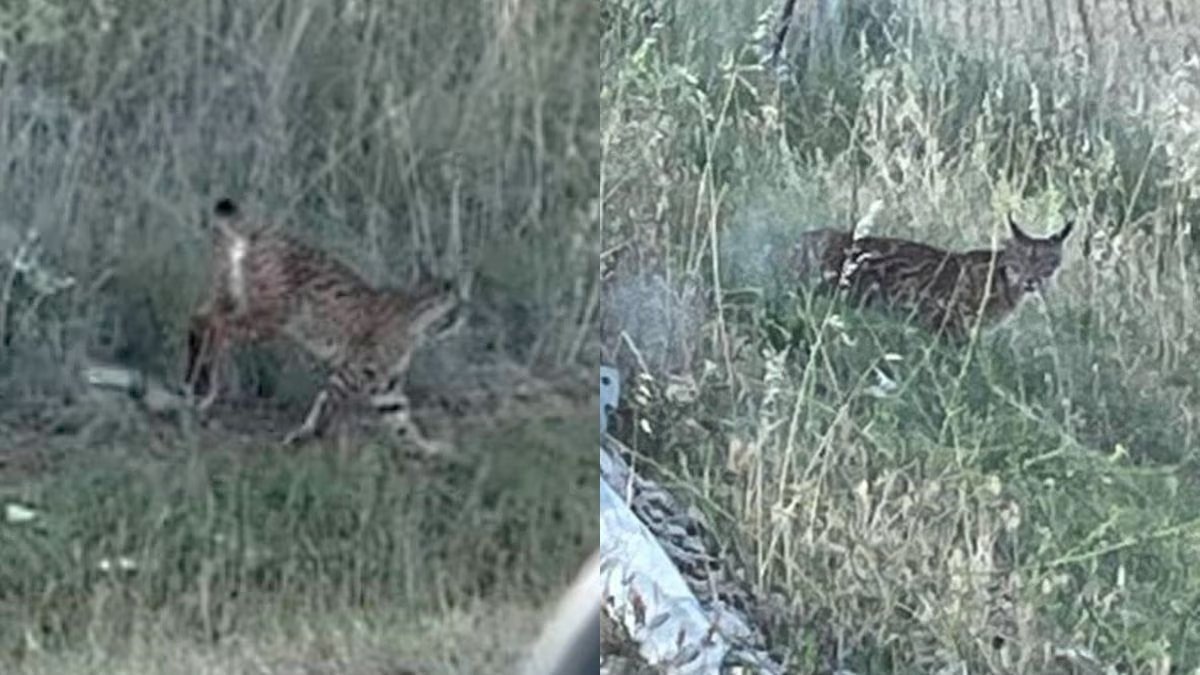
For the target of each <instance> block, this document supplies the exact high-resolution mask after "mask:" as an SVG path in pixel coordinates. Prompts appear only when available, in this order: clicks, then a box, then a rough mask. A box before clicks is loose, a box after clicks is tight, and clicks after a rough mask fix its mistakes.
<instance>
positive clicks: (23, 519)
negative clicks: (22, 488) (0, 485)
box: [4, 502, 37, 525]
mask: <svg viewBox="0 0 1200 675" xmlns="http://www.w3.org/2000/svg"><path fill="white" fill-rule="evenodd" d="M34 518H37V511H34V510H33V509H31V508H28V507H26V506H22V505H20V504H17V503H15V502H10V503H8V504H5V505H4V522H6V523H11V524H13V525H19V524H21V523H28V522H30V521H32V520H33V519H34Z"/></svg>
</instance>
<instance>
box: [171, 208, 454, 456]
mask: <svg viewBox="0 0 1200 675" xmlns="http://www.w3.org/2000/svg"><path fill="white" fill-rule="evenodd" d="M213 215H214V222H213V227H212V233H211V234H212V242H213V248H214V257H213V260H214V270H213V275H212V282H211V284H212V285H211V288H210V293H209V298H208V300H207V302H205V304H204V305H203V306H202V307H200V308H199V309H198V310H197V311H196V312H195V313H194V314H193V316H192V321H191V327H190V331H189V335H188V363H187V373H186V375H185V380H186V382H187V384H188V386H189V388H190V390H191V392H192V393H193V394H198V393H200V390H207V391H206V392H205V393H204V396H203V398H202V399H201V401H200V403H199V407H200V408H201V410H205V409H207V408H208V407H209V406H211V405H212V403H213V402H214V401H215V400H216V397H217V394H218V389H219V382H218V378H217V368H216V365H217V363H218V360H219V359H220V358H221V357H222V355H223V354H224V353H225V352H226V351H227V349H228V348H229V347H230V346H232V345H234V344H237V343H248V342H256V341H260V340H266V339H271V338H275V337H284V338H287V339H288V340H289V341H291V342H292V343H294V344H295V345H297V346H299V347H300V348H301V349H303V350H304V351H306V352H308V353H309V354H310V355H312V356H313V357H315V358H316V359H317V360H318V361H320V362H321V363H323V364H324V365H325V366H326V367H328V368H329V370H330V371H331V374H330V376H329V379H328V382H327V384H326V386H325V388H324V389H322V390H321V392H320V393H319V394H318V395H317V397H316V399H315V400H314V401H313V403H312V406H311V407H310V409H309V412H308V415H307V416H306V417H305V420H304V422H303V423H302V424H301V425H299V426H298V427H297V428H296V429H295V430H294V431H292V432H291V433H290V434H288V436H287V438H286V439H285V442H289V443H290V442H296V441H299V440H302V439H305V438H307V437H310V436H313V435H315V434H317V433H319V432H320V431H321V430H322V429H323V428H324V426H325V424H326V422H327V421H328V418H329V410H328V409H329V406H330V405H331V404H335V403H340V402H343V401H344V400H346V399H348V398H351V397H354V398H360V399H365V400H367V401H368V402H370V404H371V405H372V406H373V407H374V409H375V411H376V413H377V414H378V415H379V417H380V419H381V420H382V421H383V422H384V424H385V425H386V427H387V428H388V430H389V431H390V432H392V434H394V435H395V436H397V437H403V438H405V439H407V440H408V441H409V442H411V443H413V444H414V445H416V446H417V447H418V448H420V449H421V450H423V451H425V452H427V453H433V452H438V451H441V450H442V449H444V447H445V446H444V445H443V444H441V443H439V442H435V441H432V440H429V439H427V438H426V437H425V435H424V434H423V433H421V431H420V429H419V428H418V427H417V425H416V423H415V422H414V421H413V419H412V417H411V415H410V410H409V407H410V406H409V400H408V396H407V395H406V394H405V392H404V379H405V376H406V374H407V372H408V366H409V362H410V361H411V359H412V355H413V352H414V351H415V350H416V349H417V348H418V347H419V346H420V345H421V344H422V343H424V342H425V341H426V340H428V339H430V338H432V337H434V336H438V335H443V334H446V333H449V332H451V331H453V330H455V329H457V328H458V327H459V326H460V325H461V319H462V317H461V313H460V311H459V309H460V304H461V302H460V299H459V296H458V293H457V292H456V291H455V289H454V288H453V287H452V286H451V285H450V284H447V283H429V284H426V285H423V286H420V287H418V288H414V289H409V290H390V289H376V288H372V287H371V286H369V285H368V284H367V283H366V282H365V281H363V280H362V278H361V277H359V276H358V275H357V274H355V273H354V272H353V271H352V270H351V269H350V268H349V267H347V266H345V265H343V264H342V263H340V262H338V261H337V260H335V259H333V258H332V257H330V256H328V255H326V254H325V253H323V252H322V251H319V250H317V249H314V248H312V247H310V246H307V245H305V244H303V243H301V242H299V241H296V240H294V239H291V238H290V237H287V236H285V235H283V234H281V233H280V232H278V230H277V229H276V228H274V227H269V226H260V225H248V224H246V223H244V222H242V218H241V216H240V214H239V212H238V208H237V205H236V204H234V203H233V202H232V201H230V200H228V199H222V200H220V201H219V202H217V204H216V207H215V208H214V209H213Z"/></svg>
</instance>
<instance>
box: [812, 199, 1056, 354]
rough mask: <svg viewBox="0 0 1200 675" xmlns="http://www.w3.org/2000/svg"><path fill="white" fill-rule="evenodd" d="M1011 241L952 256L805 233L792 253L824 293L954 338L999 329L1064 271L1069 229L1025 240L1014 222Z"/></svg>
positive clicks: (881, 240) (903, 244)
mask: <svg viewBox="0 0 1200 675" xmlns="http://www.w3.org/2000/svg"><path fill="white" fill-rule="evenodd" d="M1008 226H1009V230H1010V232H1011V234H1012V236H1011V238H1010V239H1009V240H1008V241H1007V242H1005V244H1004V246H1003V248H1001V249H999V250H990V249H983V250H973V251H965V252H951V251H946V250H944V249H940V248H936V247H933V246H929V245H926V244H921V243H918V242H915V241H908V240H905V239H893V238H887V237H860V238H857V239H856V238H855V237H854V236H853V235H852V234H851V233H850V232H845V231H840V230H832V229H820V230H813V231H811V232H806V233H804V235H802V237H801V240H800V242H799V243H797V244H796V245H795V247H794V248H793V249H792V251H791V260H790V266H791V269H792V271H793V272H794V273H795V274H796V275H797V276H798V277H801V278H811V277H813V276H816V275H817V274H818V273H819V275H820V283H821V285H822V286H824V287H825V288H836V289H840V290H842V291H843V292H847V293H849V294H850V295H851V296H852V297H854V298H856V299H858V300H859V301H860V302H861V303H863V304H865V305H872V304H875V305H884V306H890V307H893V308H895V309H900V310H902V311H905V312H908V313H910V314H912V315H913V316H914V317H915V319H916V320H917V322H918V323H919V324H921V325H923V326H924V327H925V328H927V329H928V330H930V331H932V332H934V333H939V334H942V335H944V336H946V337H949V338H951V339H961V338H964V337H966V336H967V334H968V333H969V331H971V330H972V329H973V328H974V327H975V326H976V325H977V324H978V325H980V326H988V325H991V324H994V323H996V322H999V321H1000V320H1002V319H1004V318H1005V317H1007V316H1008V315H1009V314H1011V313H1012V312H1013V310H1015V309H1016V308H1017V307H1018V305H1019V303H1020V302H1021V300H1022V299H1023V298H1024V297H1025V296H1026V295H1028V294H1030V293H1035V292H1040V291H1041V290H1042V289H1043V288H1044V287H1045V285H1046V284H1047V283H1048V282H1049V281H1050V279H1051V278H1052V277H1053V276H1054V273H1055V272H1056V271H1057V270H1058V268H1059V266H1060V265H1061V264H1062V246H1063V241H1064V240H1065V239H1066V238H1067V235H1069V234H1070V233H1071V228H1072V223H1071V222H1068V223H1067V224H1066V225H1065V226H1064V227H1063V228H1062V229H1061V230H1060V231H1058V232H1057V233H1055V234H1052V235H1050V236H1049V237H1045V238H1041V237H1032V236H1030V235H1028V234H1026V233H1025V232H1024V231H1023V230H1022V229H1021V228H1020V226H1018V225H1017V223H1016V221H1014V220H1013V218H1012V216H1011V215H1009V218H1008Z"/></svg>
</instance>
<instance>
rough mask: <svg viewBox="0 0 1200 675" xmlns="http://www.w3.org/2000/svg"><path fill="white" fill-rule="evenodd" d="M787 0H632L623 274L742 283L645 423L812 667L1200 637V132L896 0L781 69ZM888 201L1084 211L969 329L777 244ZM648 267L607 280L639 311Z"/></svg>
mask: <svg viewBox="0 0 1200 675" xmlns="http://www.w3.org/2000/svg"><path fill="white" fill-rule="evenodd" d="M768 4H769V3H728V2H694V3H688V4H687V5H686V6H685V5H684V4H677V5H675V4H668V5H667V7H673V8H674V11H673V13H668V14H667V15H666V19H665V21H664V23H663V25H661V26H660V27H659V28H657V29H650V30H648V29H647V28H646V27H645V24H643V23H640V22H639V21H638V20H637V19H636V18H635V17H634V15H633V13H632V11H626V10H625V6H624V5H623V4H622V3H610V5H609V9H610V10H611V12H612V13H611V15H610V18H611V21H610V24H609V32H608V34H607V35H606V40H607V43H606V49H607V51H606V54H605V63H606V66H605V74H606V89H605V101H606V114H607V118H606V123H605V128H606V153H607V154H606V157H605V165H604V178H603V180H604V183H605V185H606V189H607V190H608V191H609V192H608V194H609V195H610V199H609V202H608V204H606V212H605V213H606V222H605V230H604V233H605V244H604V246H605V247H607V248H611V249H614V250H616V251H617V252H616V254H615V255H616V257H623V258H624V260H625V261H626V262H625V263H623V264H625V265H628V267H623V268H621V267H619V268H618V272H617V277H616V283H618V284H620V283H623V282H629V283H632V285H634V286H637V285H638V284H640V283H648V282H643V281H640V280H639V278H638V277H636V276H634V272H632V271H630V270H637V269H642V270H644V271H646V272H645V273H646V274H650V273H651V272H650V271H652V270H658V271H659V273H663V274H666V275H668V276H669V277H670V278H671V279H672V280H673V281H671V282H670V284H671V285H673V286H674V287H675V288H676V292H677V293H678V294H679V295H680V296H687V295H688V294H689V292H691V291H689V290H688V288H689V284H695V283H697V280H700V281H699V282H698V283H700V284H701V285H702V286H703V287H704V288H706V289H711V290H715V291H718V292H717V294H716V297H717V298H722V309H723V311H722V312H721V313H718V312H716V311H715V309H716V308H715V307H710V308H709V309H708V310H707V311H706V312H705V313H703V315H702V316H701V317H700V318H699V319H697V318H696V316H695V311H694V310H691V313H690V314H688V312H687V311H685V310H683V309H680V310H679V311H681V312H684V314H685V316H683V317H681V318H680V320H679V321H678V322H677V325H679V326H688V325H693V324H695V325H697V326H698V328H697V329H696V330H694V332H691V333H690V334H688V335H685V336H683V337H682V338H680V340H679V341H680V342H683V343H686V342H688V341H690V342H691V346H692V347H693V348H694V349H695V350H696V351H695V354H694V355H693V356H692V357H691V359H690V361H689V359H687V358H684V359H682V360H683V362H684V364H685V365H684V367H683V371H684V373H683V378H682V379H679V378H678V376H677V377H675V378H673V379H670V378H668V379H664V378H663V374H662V373H658V374H657V378H656V382H654V383H651V384H650V385H649V391H648V394H649V396H648V402H646V401H645V400H643V402H641V403H639V404H638V406H637V407H638V408H639V410H638V412H639V414H640V415H642V416H644V417H645V419H646V421H647V422H648V424H649V427H650V429H651V430H652V431H653V432H654V433H653V435H650V436H647V435H646V434H644V433H642V434H637V438H634V439H632V440H633V442H634V443H635V444H637V445H638V446H639V447H641V448H643V449H644V450H645V451H646V452H647V453H648V455H649V457H647V461H649V462H650V464H652V465H654V466H657V467H658V469H659V471H660V472H661V474H662V475H663V476H665V477H666V478H667V479H668V480H670V481H672V482H674V483H675V484H676V485H677V486H678V487H679V488H680V489H681V490H683V491H684V492H686V493H689V494H692V495H694V496H695V498H696V499H697V501H698V502H699V503H700V504H701V505H702V506H704V507H705V508H706V510H707V511H709V513H710V514H712V515H713V517H714V518H715V519H716V520H717V521H718V522H721V523H723V524H724V527H725V528H726V530H727V532H728V543H729V544H731V545H732V546H734V547H735V548H736V549H737V550H739V551H741V554H742V555H743V556H744V557H745V559H746V560H747V562H748V563H750V565H749V567H750V569H751V570H752V579H753V580H754V581H755V582H756V583H758V584H759V585H760V587H761V588H763V589H768V590H773V591H777V592H778V597H781V598H783V599H784V600H783V601H782V602H781V605H782V606H781V609H783V610H784V611H783V613H784V615H785V616H787V617H788V618H789V628H788V629H787V630H786V631H783V632H782V633H780V635H779V639H780V641H781V646H782V647H783V648H784V649H786V650H788V651H790V652H791V653H792V655H793V658H796V659H798V663H799V664H801V665H800V666H798V669H797V672H804V671H806V670H807V669H808V668H810V667H813V665H814V664H817V663H821V662H829V661H837V660H839V659H841V660H842V663H844V664H845V665H846V666H848V667H850V668H851V669H854V670H856V671H859V672H862V671H869V672H879V671H884V672H933V671H936V670H938V669H939V668H942V667H946V666H952V667H958V666H963V665H965V666H966V667H968V668H969V669H970V671H971V672H1013V671H1016V672H1030V673H1040V672H1048V671H1057V670H1063V671H1064V672H1066V671H1068V670H1069V668H1070V667H1071V666H1070V664H1071V663H1074V664H1075V665H1076V666H1082V665H1086V662H1087V661H1088V659H1089V658H1095V659H1097V660H1098V661H1099V662H1101V663H1103V664H1117V665H1122V666H1123V667H1125V668H1127V669H1131V670H1133V671H1137V672H1149V671H1151V670H1154V669H1159V670H1154V672H1165V670H1164V669H1165V668H1166V667H1167V666H1168V665H1169V664H1174V665H1177V666H1180V667H1182V668H1183V669H1184V670H1186V669H1189V668H1193V667H1195V666H1196V665H1197V664H1200V642H1198V640H1200V628H1198V626H1197V624H1196V619H1197V617H1196V615H1195V611H1196V610H1195V607H1197V606H1198V604H1197V602H1198V601H1200V575H1198V574H1197V573H1196V572H1195V571H1194V569H1195V567H1194V565H1192V564H1191V563H1190V561H1191V560H1192V559H1193V558H1194V557H1195V554H1196V536H1197V532H1200V496H1198V493H1197V491H1196V487H1197V485H1196V479H1195V475H1196V460H1197V455H1196V447H1197V446H1196V442H1195V431H1196V426H1195V424H1196V415H1197V411H1198V408H1197V404H1198V402H1197V400H1196V399H1195V394H1194V392H1195V391H1196V390H1197V389H1198V388H1200V371H1197V369H1196V368H1195V366H1194V363H1195V361H1196V359H1195V358H1194V351H1195V349H1196V346H1195V341H1194V338H1192V337H1191V336H1192V335H1193V334H1194V333H1193V331H1194V328H1195V325H1196V319H1197V317H1196V312H1195V310H1194V303H1193V300H1192V299H1193V298H1194V297H1195V291H1196V282H1195V273H1196V271H1195V269H1194V266H1193V264H1192V262H1191V258H1192V256H1191V254H1190V253H1189V252H1188V251H1190V249H1191V244H1190V240H1189V235H1188V234H1187V231H1186V227H1185V226H1184V224H1183V223H1184V222H1185V221H1183V220H1181V219H1180V218H1181V217H1182V218H1184V219H1190V218H1191V217H1192V215H1191V214H1194V213H1195V211H1194V206H1193V202H1192V201H1191V199H1190V197H1189V195H1188V191H1187V189H1186V180H1187V179H1186V178H1185V176H1186V175H1187V171H1188V170H1189V167H1190V166H1191V164H1190V163H1191V162H1193V161H1194V159H1187V158H1181V153H1180V152H1179V150H1180V149H1181V148H1184V147H1190V146H1188V145H1187V144H1188V143H1190V142H1191V138H1190V136H1188V135H1187V134H1186V133H1182V132H1180V131H1179V130H1178V128H1177V127H1174V128H1173V127H1169V126H1167V122H1168V121H1169V116H1167V115H1165V114H1164V111H1165V110H1166V106H1165V105H1163V106H1158V105H1152V106H1151V107H1150V108H1149V110H1148V112H1147V113H1145V114H1142V115H1137V116H1135V115H1132V114H1126V113H1124V112H1123V111H1122V109H1121V108H1119V107H1117V106H1115V105H1113V104H1112V102H1111V101H1106V100H1105V99H1103V97H1102V96H1101V95H1100V94H1098V93H1097V92H1096V91H1095V90H1094V89H1093V88H1092V87H1091V86H1090V85H1089V83H1088V80H1087V79H1086V78H1079V77H1078V76H1077V75H1075V74H1069V73H1067V72H1066V71H1065V70H1064V71H1060V70H1056V69H1054V68H1051V67H1037V68H1034V67H1030V66H1025V65H1021V64H1019V63H1014V62H1005V61H1003V60H975V59H972V58H968V57H964V56H962V55H961V54H958V53H955V52H953V51H952V50H950V49H948V48H947V47H945V46H943V45H942V44H941V43H940V42H939V41H938V40H937V39H936V38H931V37H928V36H925V35H922V34H921V32H920V31H919V30H912V31H910V30H908V26H906V25H905V24H904V23H903V22H895V23H892V24H890V25H889V26H888V27H887V28H886V29H884V28H882V27H880V26H879V25H877V24H871V23H870V22H864V23H859V24H856V25H857V27H860V28H866V29H867V30H866V31H865V32H863V33H859V34H858V36H861V37H862V38H863V39H864V40H865V42H858V41H857V39H856V44H857V45H859V46H860V47H861V51H858V52H857V53H855V50H851V51H850V52H849V54H848V56H847V57H846V58H845V60H844V61H843V62H842V63H841V64H837V65H830V66H828V68H824V67H816V68H814V70H813V71H812V72H810V73H809V74H808V75H806V78H807V79H805V81H804V83H803V84H802V85H800V86H795V85H788V86H784V87H782V88H777V87H776V86H775V85H774V84H773V83H772V82H771V80H770V79H769V78H768V77H766V76H765V74H764V73H762V72H761V70H759V69H757V68H756V67H754V65H753V63H754V59H755V56H754V54H753V53H752V52H751V50H749V49H748V48H746V46H745V45H746V41H747V39H748V38H749V36H750V35H751V34H752V33H753V31H754V20H755V18H756V16H757V13H758V12H759V11H760V10H767V9H770V8H769V7H768ZM914 28H915V27H914ZM887 30H890V31H893V32H892V34H891V36H890V37H891V38H897V37H899V38H900V39H899V40H898V41H897V42H889V41H888V39H885V38H887V37H888V36H887V34H886V31H887ZM1031 91H1032V92H1035V93H1037V95H1038V97H1039V98H1038V101H1037V105H1031V99H1030V92H1031ZM1051 92H1053V95H1051ZM1147 176H1154V179H1149V178H1147ZM875 200H878V201H879V202H880V204H881V205H882V206H883V209H882V211H881V213H882V215H881V216H880V217H879V218H878V219H877V221H876V222H875V224H874V226H873V230H874V231H877V232H887V233H888V234H896V235H900V236H911V237H915V238H919V239H922V240H926V241H931V242H935V243H939V244H942V245H946V246H953V247H967V246H977V245H980V244H987V243H988V242H991V241H994V240H995V238H998V237H1002V236H1003V232H1002V231H1001V230H999V227H998V226H999V225H1000V224H1001V223H1003V220H1002V216H1003V214H1004V212H1005V211H1006V210H1008V209H1013V210H1015V211H1016V212H1017V213H1018V215H1019V216H1023V217H1024V218H1025V219H1026V220H1028V221H1029V222H1030V223H1032V227H1033V228H1034V229H1036V230H1038V231H1049V230H1051V229H1052V228H1053V227H1056V226H1057V225H1058V224H1059V223H1060V222H1061V220H1060V219H1061V218H1062V213H1063V212H1064V211H1075V212H1076V213H1078V216H1079V219H1080V222H1081V224H1082V225H1083V227H1082V228H1080V229H1079V230H1078V232H1079V234H1077V235H1074V236H1073V238H1072V240H1071V241H1070V243H1069V245H1068V254H1067V257H1068V259H1067V263H1066V268H1065V269H1064V270H1063V273H1062V275H1061V276H1060V278H1059V283H1058V284H1057V286H1056V288H1054V289H1053V290H1052V292H1051V293H1049V294H1048V295H1047V297H1046V300H1045V302H1031V303H1028V304H1027V306H1026V307H1025V308H1024V310H1023V311H1022V312H1021V313H1020V315H1019V316H1017V317H1015V318H1014V320H1013V321H1011V322H1010V323H1008V324H1006V325H1004V326H1001V327H999V328H997V329H996V330H994V331H991V332H989V333H987V334H985V335H984V336H983V337H982V338H981V339H980V341H979V342H978V343H976V344H974V345H973V346H972V348H970V349H969V350H966V351H962V352H959V351H950V350H945V349H941V348H939V347H937V346H935V345H933V344H931V343H930V342H929V341H928V340H927V339H925V338H924V337H923V336H921V335H920V334H919V333H917V332H915V331H914V330H912V329H910V328H908V327H907V326H904V325H901V324H900V323H898V322H896V321H894V320H890V319H888V318H886V317H881V316H878V315H876V314H872V313H863V312H859V311H857V310H856V309H855V308H853V307H851V306H848V305H847V304H845V303H843V302H841V301H837V300H832V301H831V300H829V299H826V298H819V297H817V298H813V297H809V296H808V295H807V294H806V293H804V292H799V293H797V292H796V291H795V289H786V288H783V289H781V288H779V287H778V286H777V285H775V284H774V280H773V279H772V278H771V275H770V274H769V272H770V271H771V270H770V266H769V262H770V257H769V252H770V251H771V250H772V249H778V247H780V246H782V245H784V244H785V243H786V242H787V241H788V240H789V237H790V236H792V235H793V234H794V233H795V232H797V231H801V230H804V229H808V228H811V227H816V226H824V225H829V224H838V223H840V224H843V225H846V224H848V223H850V222H852V221H853V220H855V219H856V218H857V217H859V216H861V215H862V213H863V212H864V211H866V210H867V208H866V207H867V205H868V204H870V203H871V202H873V201H875ZM714 251H716V252H717V255H716V256H715V257H714V256H713V252H714ZM631 260H638V261H639V262H629V261H631ZM714 260H715V261H716V262H715V263H714ZM639 266H640V267H639ZM622 275H624V276H622ZM645 278H649V277H645ZM714 279H715V280H719V281H720V285H721V288H714V286H715V284H714ZM631 280H632V281H631ZM649 288H650V286H649V285H646V286H645V289H646V290H645V292H644V293H641V294H639V293H622V294H619V295H618V296H617V297H618V298H620V300H618V301H617V302H616V303H615V304H614V305H612V306H610V307H609V308H608V310H607V311H608V312H610V314H613V315H615V317H616V321H617V322H618V323H620V322H621V321H626V322H630V321H634V322H636V318H637V316H638V313H639V311H641V310H642V307H640V306H639V303H648V302H659V297H660V292H659V291H657V290H653V291H652V290H649ZM655 288H657V287H655ZM744 289H755V290H754V292H753V293H745V292H735V291H741V290H744ZM667 304H669V303H667ZM677 306H678V307H681V308H686V307H692V305H689V304H688V303H686V302H682V301H681V302H679V303H678V305H677ZM636 337H637V334H636V332H635V338H636ZM652 337H653V336H652ZM660 344H666V343H660ZM642 347H643V350H644V353H643V357H646V358H647V360H653V358H651V357H658V356H661V354H660V352H661V351H662V350H663V349H665V347H661V346H656V345H654V344H643V345H642ZM880 373H883V374H885V375H886V377H887V379H888V380H891V381H894V382H895V383H896V384H897V385H898V386H897V387H895V388H890V387H889V386H888V385H887V381H885V380H883V379H882V378H881V377H880ZM689 382H690V383H694V387H695V390H694V391H695V393H696V395H697V396H698V402H697V403H691V402H688V397H687V396H682V397H681V396H680V395H679V392H680V391H686V389H681V388H680V387H681V383H684V384H683V386H684V387H686V386H690V385H689V384H688V383H689ZM668 384H670V385H671V386H670V387H668V386H667V385H668ZM672 392H674V393H672ZM693 422H694V423H693ZM631 431H632V429H631ZM839 645H840V647H839ZM1089 654H1090V655H1092V656H1087V655H1089Z"/></svg>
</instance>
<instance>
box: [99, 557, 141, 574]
mask: <svg viewBox="0 0 1200 675" xmlns="http://www.w3.org/2000/svg"><path fill="white" fill-rule="evenodd" d="M96 567H98V568H100V571H101V572H112V571H114V570H119V571H121V572H132V571H134V570H136V569H137V563H136V562H134V560H133V558H130V557H128V556H123V555H122V556H117V558H116V560H110V559H108V558H101V559H100V562H98V563H96Z"/></svg>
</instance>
